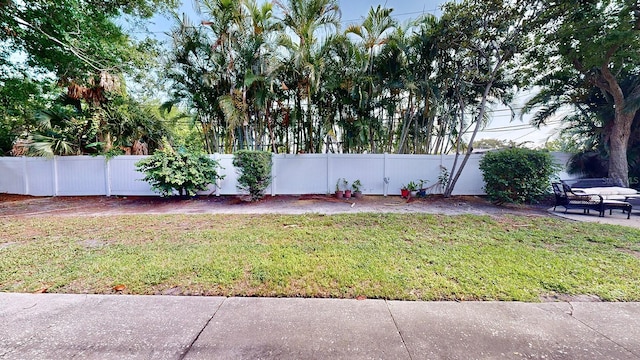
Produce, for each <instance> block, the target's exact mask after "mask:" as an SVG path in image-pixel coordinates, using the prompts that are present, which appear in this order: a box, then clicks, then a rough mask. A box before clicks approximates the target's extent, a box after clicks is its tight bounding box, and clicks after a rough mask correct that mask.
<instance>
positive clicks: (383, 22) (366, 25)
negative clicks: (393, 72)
mask: <svg viewBox="0 0 640 360" xmlns="http://www.w3.org/2000/svg"><path fill="white" fill-rule="evenodd" d="M392 12H393V9H389V8H382V7H381V6H380V5H378V6H377V7H376V8H373V7H371V8H370V9H369V13H368V14H367V17H366V18H365V19H364V21H363V22H362V24H361V25H353V26H350V27H348V28H347V30H346V31H345V33H346V34H353V35H356V36H357V37H359V38H360V40H361V42H362V46H363V47H364V49H365V52H366V53H367V69H366V74H367V75H366V80H367V81H366V84H367V91H366V94H367V98H366V100H365V101H364V102H363V105H365V106H366V107H367V109H366V113H367V121H366V122H367V123H368V125H369V142H370V148H371V151H372V152H376V146H375V136H374V130H375V129H376V128H380V127H381V125H380V123H379V121H376V119H375V116H374V111H373V107H372V106H371V103H372V101H373V99H374V97H375V96H377V95H378V94H379V92H380V91H379V90H380V87H379V86H376V85H377V84H380V83H381V81H379V80H381V79H376V78H375V77H374V76H373V65H374V55H375V53H376V52H379V51H380V49H381V47H382V46H383V45H385V44H386V43H387V41H388V36H389V34H390V33H391V31H392V30H393V29H394V28H395V27H396V22H395V20H394V19H393V18H392V17H391V13H392ZM374 122H376V123H374Z"/></svg>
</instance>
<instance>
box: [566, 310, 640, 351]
mask: <svg viewBox="0 0 640 360" xmlns="http://www.w3.org/2000/svg"><path fill="white" fill-rule="evenodd" d="M567 303H568V304H569V305H570V306H571V313H569V316H570V317H571V318H572V319H574V320H575V321H577V322H579V323H580V324H582V325H584V326H586V327H587V328H589V329H590V330H591V331H593V332H594V333H596V334H598V335H600V336H602V337H603V338H605V339H607V340H609V341H611V342H612V343H613V344H615V345H616V346H618V347H620V348H621V349H624V350H625V351H626V352H628V353H629V354H632V355H635V356H638V357H640V354H636V353H635V352H634V351H632V350H631V349H627V348H626V347H625V346H624V345H622V344H619V343H618V342H617V341H615V340H613V339H612V338H610V337H608V336H607V335H605V334H603V333H602V332H600V331H598V329H596V328H594V327H592V326H590V325H589V324H587V323H586V322H584V321H582V320H580V319H578V318H577V317H575V316H574V315H573V312H574V309H573V304H572V303H571V302H569V301H567Z"/></svg>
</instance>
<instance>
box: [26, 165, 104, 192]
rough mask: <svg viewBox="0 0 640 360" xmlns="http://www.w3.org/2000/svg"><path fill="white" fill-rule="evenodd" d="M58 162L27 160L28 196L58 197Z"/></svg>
mask: <svg viewBox="0 0 640 360" xmlns="http://www.w3.org/2000/svg"><path fill="white" fill-rule="evenodd" d="M57 160H58V159H47V158H37V157H27V158H25V168H24V169H25V174H26V180H27V189H26V192H25V193H26V194H28V195H33V196H53V195H56V181H55V168H56V165H57ZM103 181H104V180H103Z"/></svg>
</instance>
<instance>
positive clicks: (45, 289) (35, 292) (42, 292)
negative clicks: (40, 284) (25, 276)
mask: <svg viewBox="0 0 640 360" xmlns="http://www.w3.org/2000/svg"><path fill="white" fill-rule="evenodd" d="M47 290H48V289H47V288H42V289H38V290H36V291H34V292H33V293H34V294H44V293H46V292H47Z"/></svg>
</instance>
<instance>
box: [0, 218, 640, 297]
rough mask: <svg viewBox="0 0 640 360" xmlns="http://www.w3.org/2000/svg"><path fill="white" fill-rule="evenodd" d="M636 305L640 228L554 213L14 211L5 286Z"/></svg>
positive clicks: (1, 246) (2, 235) (2, 246)
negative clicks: (582, 298)
mask: <svg viewBox="0 0 640 360" xmlns="http://www.w3.org/2000/svg"><path fill="white" fill-rule="evenodd" d="M117 284H124V285H126V287H127V288H126V290H125V291H124V292H125V293H131V294H160V293H167V292H168V293H172V294H203V295H227V296H230V295H239V296H287V297H295V296H304V297H338V298H354V297H358V296H365V297H367V298H385V299H405V300H418V299H421V300H453V299H458V300H519V301H537V300H538V299H539V297H540V296H541V295H548V294H568V295H579V294H593V295H597V296H599V297H601V298H602V299H604V300H608V301H638V300H640V231H638V230H635V229H631V228H625V227H615V226H608V225H599V224H585V223H574V222H567V221H563V220H560V219H551V218H544V217H516V216H505V217H501V218H493V217H488V216H471V215H469V216H466V215H465V216H439V215H416V214H410V215H406V214H404V215H401V214H359V215H334V216H323V215H305V216H281V215H260V216H258V215H254V216H249V215H179V216H176V215H164V216H144V215H135V216H110V217H32V218H12V219H7V218H5V219H4V221H3V223H2V224H0V291H14V292H32V291H37V290H38V289H42V288H47V289H48V291H49V292H58V293H112V292H113V290H112V288H113V286H115V285H117Z"/></svg>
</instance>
